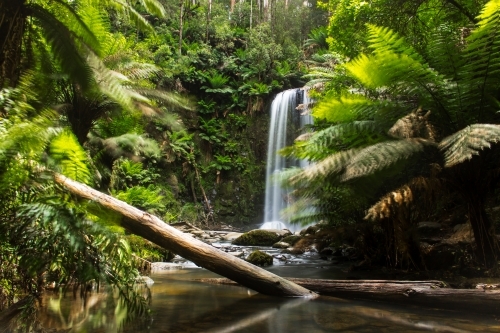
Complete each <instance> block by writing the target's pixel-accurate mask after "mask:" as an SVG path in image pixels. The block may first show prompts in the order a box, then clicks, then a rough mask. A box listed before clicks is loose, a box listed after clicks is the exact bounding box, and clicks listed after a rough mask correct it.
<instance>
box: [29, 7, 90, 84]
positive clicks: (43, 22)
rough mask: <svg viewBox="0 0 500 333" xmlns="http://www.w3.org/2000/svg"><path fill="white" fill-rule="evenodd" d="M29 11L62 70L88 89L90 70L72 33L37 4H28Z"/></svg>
mask: <svg viewBox="0 0 500 333" xmlns="http://www.w3.org/2000/svg"><path fill="white" fill-rule="evenodd" d="M30 13H31V15H32V16H33V17H35V18H36V19H37V20H38V21H39V24H40V26H41V27H42V28H43V30H44V36H45V39H46V40H47V42H48V44H49V45H50V46H51V50H52V53H53V54H54V56H55V58H56V59H57V61H58V62H59V64H60V66H61V68H62V70H63V71H64V72H65V73H68V74H69V75H70V76H71V78H72V79H74V80H75V81H76V82H78V84H79V85H80V86H81V87H82V89H84V90H85V89H88V88H89V87H90V85H91V83H92V72H91V70H90V67H89V66H88V64H87V62H86V61H85V59H84V58H83V56H82V55H81V53H80V52H79V50H78V49H77V47H76V45H75V37H76V36H75V35H74V33H73V32H72V31H70V30H69V29H68V27H67V26H66V25H64V24H63V23H61V22H60V21H59V20H57V19H56V18H55V17H54V16H53V15H52V14H51V13H50V12H49V11H48V10H46V9H45V8H43V7H41V6H39V5H37V4H32V5H31V6H30Z"/></svg>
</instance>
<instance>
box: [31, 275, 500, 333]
mask: <svg viewBox="0 0 500 333" xmlns="http://www.w3.org/2000/svg"><path fill="white" fill-rule="evenodd" d="M274 270H276V271H277V272H278V273H286V274H285V275H287V276H300V275H301V273H300V272H305V271H309V272H311V271H314V270H311V269H308V270H304V269H303V268H300V267H297V269H293V268H290V267H288V268H287V267H285V266H281V267H275V268H274ZM294 272H295V273H296V274H293V273H294ZM280 275H281V274H280ZM206 277H218V276H217V275H216V274H214V273H211V272H209V271H207V270H205V269H201V268H187V269H182V270H178V271H165V272H161V273H154V274H152V275H151V278H152V279H153V280H154V284H153V285H151V287H150V290H151V295H152V298H151V310H152V315H151V317H150V318H149V319H135V320H132V321H131V320H127V311H126V309H125V308H124V307H123V306H121V305H119V304H117V302H116V299H115V298H113V297H112V296H111V295H108V294H105V293H93V294H92V295H91V296H90V297H88V299H87V300H86V302H85V303H84V302H83V301H82V300H80V299H78V298H77V299H75V298H73V297H72V296H71V295H67V296H66V297H61V296H58V295H47V296H46V297H45V298H44V299H43V306H42V309H41V311H40V313H39V315H38V319H39V320H40V323H41V324H42V326H43V327H45V328H53V329H57V330H60V329H69V328H71V330H70V332H148V333H160V332H162V333H167V332H169V333H174V332H214V333H225V332H228V333H229V332H249V333H252V332H255V333H293V332H301V333H304V332H307V333H314V332H452V333H453V332H500V314H499V316H497V317H495V316H494V315H482V314H480V313H472V312H471V311H468V310H470V309H464V311H443V310H435V309H428V308H426V309H423V308H419V307H414V306H411V305H408V306H401V305H394V306H392V305H391V304H386V303H376V302H361V301H355V300H342V299H337V298H332V297H323V296H321V297H319V298H317V299H314V300H308V299H302V298H289V299H283V298H276V297H270V296H264V295H260V294H257V293H255V292H253V291H251V290H249V289H247V288H244V287H237V286H227V285H212V284H206V283H202V282H198V281H196V279H200V278H206ZM457 302H460V300H457Z"/></svg>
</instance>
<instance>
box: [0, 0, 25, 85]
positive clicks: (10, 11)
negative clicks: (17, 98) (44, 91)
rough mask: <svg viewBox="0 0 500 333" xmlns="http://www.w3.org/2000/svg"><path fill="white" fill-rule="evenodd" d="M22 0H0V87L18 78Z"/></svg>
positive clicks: (21, 31) (12, 83)
mask: <svg viewBox="0 0 500 333" xmlns="http://www.w3.org/2000/svg"><path fill="white" fill-rule="evenodd" d="M23 6H24V4H23V1H16V0H9V1H5V0H3V1H0V89H1V88H3V87H4V86H15V85H16V83H17V81H18V79H19V72H20V62H21V44H22V41H23V34H24V25H25V17H24V13H23Z"/></svg>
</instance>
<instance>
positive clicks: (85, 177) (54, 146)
mask: <svg viewBox="0 0 500 333" xmlns="http://www.w3.org/2000/svg"><path fill="white" fill-rule="evenodd" d="M50 154H51V157H52V158H54V160H55V161H56V163H57V164H58V165H59V166H60V167H61V173H62V174H63V175H65V176H66V177H69V178H71V179H74V180H76V181H78V182H81V183H84V184H89V183H90V182H91V180H92V177H91V175H90V170H89V168H88V167H87V162H88V157H87V154H86V153H85V151H84V150H83V148H82V146H80V144H79V143H78V140H77V139H76V137H75V136H74V135H73V133H71V132H70V131H69V130H67V129H66V130H65V131H63V132H61V134H59V135H58V136H57V137H55V138H54V139H53V140H52V141H51V143H50Z"/></svg>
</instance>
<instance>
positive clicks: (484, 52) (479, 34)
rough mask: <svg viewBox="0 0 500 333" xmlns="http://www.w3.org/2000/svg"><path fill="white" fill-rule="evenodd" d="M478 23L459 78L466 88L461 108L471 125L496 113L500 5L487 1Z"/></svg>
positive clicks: (495, 0) (499, 76) (471, 37)
mask: <svg viewBox="0 0 500 333" xmlns="http://www.w3.org/2000/svg"><path fill="white" fill-rule="evenodd" d="M479 20H480V21H479V24H478V26H477V28H476V29H474V30H473V32H472V33H471V35H470V36H469V37H468V38H467V42H468V45H467V49H466V51H465V60H466V61H465V65H464V66H463V67H462V73H461V77H462V79H463V81H465V84H466V86H467V87H468V89H467V91H466V94H464V97H463V98H464V100H465V104H466V105H464V108H465V110H467V111H468V113H469V115H471V116H472V117H473V121H477V122H490V121H491V119H492V114H494V113H495V112H496V111H497V110H498V87H499V86H500V1H498V0H491V1H489V2H488V3H487V4H486V5H485V6H484V8H483V11H482V12H481V15H479Z"/></svg>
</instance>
